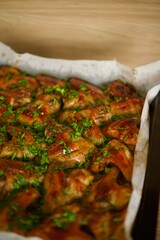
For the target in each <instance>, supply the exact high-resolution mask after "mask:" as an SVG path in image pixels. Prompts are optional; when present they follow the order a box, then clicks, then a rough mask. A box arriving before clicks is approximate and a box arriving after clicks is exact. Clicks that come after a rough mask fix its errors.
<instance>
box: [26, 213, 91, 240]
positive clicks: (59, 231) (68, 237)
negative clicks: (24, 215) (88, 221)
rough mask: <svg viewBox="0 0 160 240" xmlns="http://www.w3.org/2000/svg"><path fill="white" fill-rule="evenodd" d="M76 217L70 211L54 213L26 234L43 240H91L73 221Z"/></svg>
mask: <svg viewBox="0 0 160 240" xmlns="http://www.w3.org/2000/svg"><path fill="white" fill-rule="evenodd" d="M75 218H76V216H75V214H74V213H72V212H64V213H61V214H54V215H53V216H52V217H50V218H49V219H47V220H46V221H44V222H43V223H42V224H40V225H39V226H38V227H36V228H35V229H33V230H32V231H30V232H29V233H28V234H27V236H36V237H40V238H42V239H44V240H51V239H55V240H56V239H57V240H58V239H59V240H82V239H83V240H93V237H91V236H90V235H89V234H87V233H85V232H83V231H82V230H81V229H80V227H79V226H78V225H77V224H76V223H74V219H75Z"/></svg>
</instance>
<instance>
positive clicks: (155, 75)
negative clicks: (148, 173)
mask: <svg viewBox="0 0 160 240" xmlns="http://www.w3.org/2000/svg"><path fill="white" fill-rule="evenodd" d="M0 65H11V66H15V67H17V68H19V69H20V70H22V71H25V72H27V73H29V74H32V75H37V74H39V73H46V74H49V75H52V76H56V77H58V78H62V79H67V78H69V77H78V78H82V79H85V80H87V81H89V82H91V83H94V84H96V85H98V86H103V85H104V84H105V83H108V82H111V81H114V80H117V79H121V80H123V81H124V82H127V83H130V84H132V85H133V86H134V87H135V88H136V90H137V91H138V92H139V93H140V94H141V95H142V96H143V97H145V103H144V108H143V111H142V118H141V126H140V131H139V136H138V141H137V145H136V149H135V156H134V168H133V176H132V185H133V192H132V196H131V199H130V202H129V206H128V213H127V217H126V220H125V228H126V235H127V239H132V238H131V234H130V233H131V229H132V226H133V222H134V219H135V217H136V213H137V211H138V207H139V204H140V200H141V195H142V189H143V183H144V176H145V170H146V162H147V154H148V140H149V104H150V103H151V102H152V101H153V99H154V98H155V96H156V95H157V94H158V92H159V90H160V61H157V62H154V63H151V64H148V65H145V66H141V67H137V68H135V69H131V68H129V67H128V66H125V65H122V64H120V63H119V62H117V61H116V60H112V61H93V60H92V61H90V60H62V59H49V58H43V57H38V56H34V55H31V54H28V53H25V54H18V53H16V52H14V51H13V50H12V49H11V48H9V47H8V46H6V45H4V44H3V43H1V42H0ZM25 239H30V240H38V239H40V238H36V237H30V238H25V237H22V236H19V235H17V234H14V233H6V232H1V233H0V240H25Z"/></svg>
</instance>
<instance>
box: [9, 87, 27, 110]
mask: <svg viewBox="0 0 160 240" xmlns="http://www.w3.org/2000/svg"><path fill="white" fill-rule="evenodd" d="M30 102H31V91H30V90H29V89H27V88H24V87H19V88H15V89H13V90H10V91H9V92H8V96H7V97H6V104H10V106H12V108H18V107H22V106H23V105H25V104H27V103H30Z"/></svg>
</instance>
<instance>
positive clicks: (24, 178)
mask: <svg viewBox="0 0 160 240" xmlns="http://www.w3.org/2000/svg"><path fill="white" fill-rule="evenodd" d="M0 171H1V177H0V198H3V197H4V196H6V195H7V194H8V193H9V192H10V191H12V190H17V189H18V190H19V189H20V188H23V187H25V186H27V185H29V184H34V183H35V182H37V181H38V183H40V182H42V181H43V179H44V176H43V174H42V173H35V172H34V170H33V169H32V168H29V169H25V163H24V162H20V161H16V160H7V159H4V158H2V159H0Z"/></svg>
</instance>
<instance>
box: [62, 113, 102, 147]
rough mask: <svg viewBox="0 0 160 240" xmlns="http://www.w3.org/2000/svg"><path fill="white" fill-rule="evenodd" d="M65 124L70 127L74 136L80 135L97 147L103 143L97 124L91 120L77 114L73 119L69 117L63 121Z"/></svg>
mask: <svg viewBox="0 0 160 240" xmlns="http://www.w3.org/2000/svg"><path fill="white" fill-rule="evenodd" d="M65 123H67V124H68V125H69V126H70V127H72V129H73V130H74V133H75V136H81V135H82V136H83V137H84V138H86V139H87V140H89V141H91V142H92V143H93V144H95V145H97V146H99V145H101V144H102V143H104V139H105V137H104V135H103V134H102V132H101V130H100V128H99V127H98V126H97V124H96V123H95V122H94V121H93V120H92V119H88V118H84V117H82V115H81V113H79V112H77V113H76V114H75V117H70V116H69V117H68V118H66V119H65ZM73 135H74V134H73Z"/></svg>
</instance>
